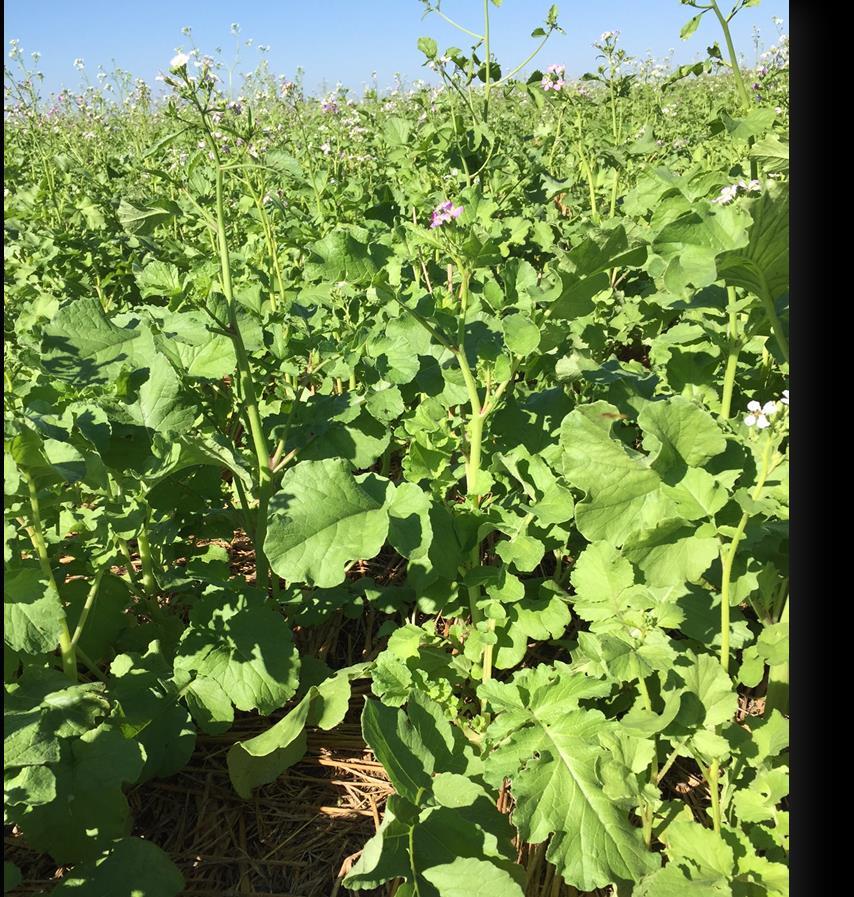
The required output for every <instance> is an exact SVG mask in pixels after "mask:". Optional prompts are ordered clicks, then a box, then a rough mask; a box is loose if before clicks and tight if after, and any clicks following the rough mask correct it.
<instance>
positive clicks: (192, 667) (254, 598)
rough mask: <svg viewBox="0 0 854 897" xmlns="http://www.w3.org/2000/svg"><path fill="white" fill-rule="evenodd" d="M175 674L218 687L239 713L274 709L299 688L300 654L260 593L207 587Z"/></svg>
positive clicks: (184, 638)
mask: <svg viewBox="0 0 854 897" xmlns="http://www.w3.org/2000/svg"><path fill="white" fill-rule="evenodd" d="M175 669H176V670H184V671H186V672H191V673H197V674H199V675H201V676H206V677H207V678H208V679H211V680H213V681H214V682H216V683H217V684H218V685H219V686H220V688H222V690H223V691H224V692H225V694H226V695H228V698H229V700H231V702H232V703H233V704H234V706H235V707H237V709H238V710H259V711H260V712H261V713H264V714H268V713H272V712H273V711H274V710H278V708H279V707H281V706H282V705H283V704H284V703H285V701H287V700H288V698H290V697H291V696H292V695H293V694H294V692H295V691H296V689H297V684H298V681H299V680H298V676H299V655H298V653H297V650H296V648H295V647H294V643H293V636H292V635H291V631H290V629H289V628H288V625H287V624H286V623H285V621H284V619H283V618H282V616H281V614H279V613H276V611H274V610H273V608H272V607H271V606H270V605H269V604H267V603H266V602H265V601H264V597H263V596H262V595H260V594H253V593H247V594H238V593H230V592H227V591H223V590H218V589H216V588H213V587H211V588H209V589H208V591H207V592H206V593H205V594H204V596H203V597H202V599H201V600H200V601H199V602H198V603H197V604H196V605H195V606H194V607H193V609H192V610H191V611H190V626H189V628H188V629H187V630H186V631H185V632H184V634H183V635H182V636H181V641H180V644H179V645H178V652H177V656H176V658H175Z"/></svg>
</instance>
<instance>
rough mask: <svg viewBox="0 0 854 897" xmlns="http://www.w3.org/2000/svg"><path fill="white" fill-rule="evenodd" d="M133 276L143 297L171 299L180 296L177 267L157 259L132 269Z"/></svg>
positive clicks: (180, 285) (180, 286)
mask: <svg viewBox="0 0 854 897" xmlns="http://www.w3.org/2000/svg"><path fill="white" fill-rule="evenodd" d="M134 277H135V278H136V283H137V286H138V287H139V292H140V295H141V296H142V298H143V299H147V298H148V297H149V296H157V297H161V296H162V297H165V298H167V299H173V298H175V297H176V296H180V295H181V292H182V289H183V286H182V283H181V275H180V272H179V271H178V268H177V267H176V266H175V265H173V264H171V263H170V262H161V261H159V260H158V259H155V260H154V261H151V262H149V263H148V264H147V265H145V266H143V267H141V268H139V269H138V270H136V271H134Z"/></svg>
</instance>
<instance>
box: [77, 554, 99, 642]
mask: <svg viewBox="0 0 854 897" xmlns="http://www.w3.org/2000/svg"><path fill="white" fill-rule="evenodd" d="M106 572H107V565H106V564H104V566H103V567H101V568H100V569H99V570H98V572H97V573H96V574H95V578H94V579H93V580H92V585H91V586H90V587H89V591H88V593H87V594H86V601H85V602H84V603H83V610H81V611H80V619H79V620H78V621H77V626H75V628H74V635H72V636H71V647H72V648H75V649H76V648H77V643H78V642H79V641H80V636H82V635H83V629H84V627H85V626H86V621H87V620H88V619H89V614H90V613H91V611H92V608H93V607H94V605H95V599H96V598H97V597H98V589H99V588H100V586H101V580H102V579H103V578H104V574H105V573H106Z"/></svg>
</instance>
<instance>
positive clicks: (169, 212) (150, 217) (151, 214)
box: [117, 199, 181, 236]
mask: <svg viewBox="0 0 854 897" xmlns="http://www.w3.org/2000/svg"><path fill="white" fill-rule="evenodd" d="M180 212H181V207H180V206H179V205H178V204H177V203H174V202H172V201H171V200H168V199H158V200H157V201H156V202H154V203H152V204H151V205H148V206H143V207H141V208H140V207H139V206H135V205H132V204H131V203H129V202H128V201H127V200H126V199H122V200H121V202H120V203H119V208H118V212H117V216H118V219H119V224H121V226H122V227H123V228H124V229H125V230H126V231H127V232H128V233H131V234H136V235H140V236H145V235H148V234H151V232H152V231H153V230H154V228H155V227H157V225H159V224H163V223H164V222H166V221H168V220H169V219H170V218H173V217H175V215H178V214H180Z"/></svg>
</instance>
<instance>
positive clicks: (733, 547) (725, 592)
mask: <svg viewBox="0 0 854 897" xmlns="http://www.w3.org/2000/svg"><path fill="white" fill-rule="evenodd" d="M771 448H772V445H771V440H770V439H769V440H768V442H767V444H766V446H765V452H764V454H763V456H762V469H761V471H760V473H759V479H758V480H757V481H756V486H755V487H754V489H753V493H752V495H751V498H752V499H753V500H754V501H756V500H757V499H758V498H759V494H760V492H761V491H762V487H763V486H764V485H765V480H767V479H768V474H769V473H771V470H772V469H773V468H771V467H770V461H771ZM748 520H750V514H748V513H747V511H745V512H744V513H743V514H742V515H741V519H740V520H739V521H738V526H737V527H736V529H735V534H734V535H733V537H732V541H731V542H730V545H729V551H728V552H727V554H726V557H725V558H724V563H723V572H722V575H721V666H722V667H723V668H724V672H725V673H728V672H729V637H730V631H729V630H730V625H729V619H730V592H731V590H732V567H733V564H734V563H735V556H736V553H737V552H738V543H739V542H740V541H741V537H742V536H743V535H744V530H745V529H746V527H747V521H748Z"/></svg>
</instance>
